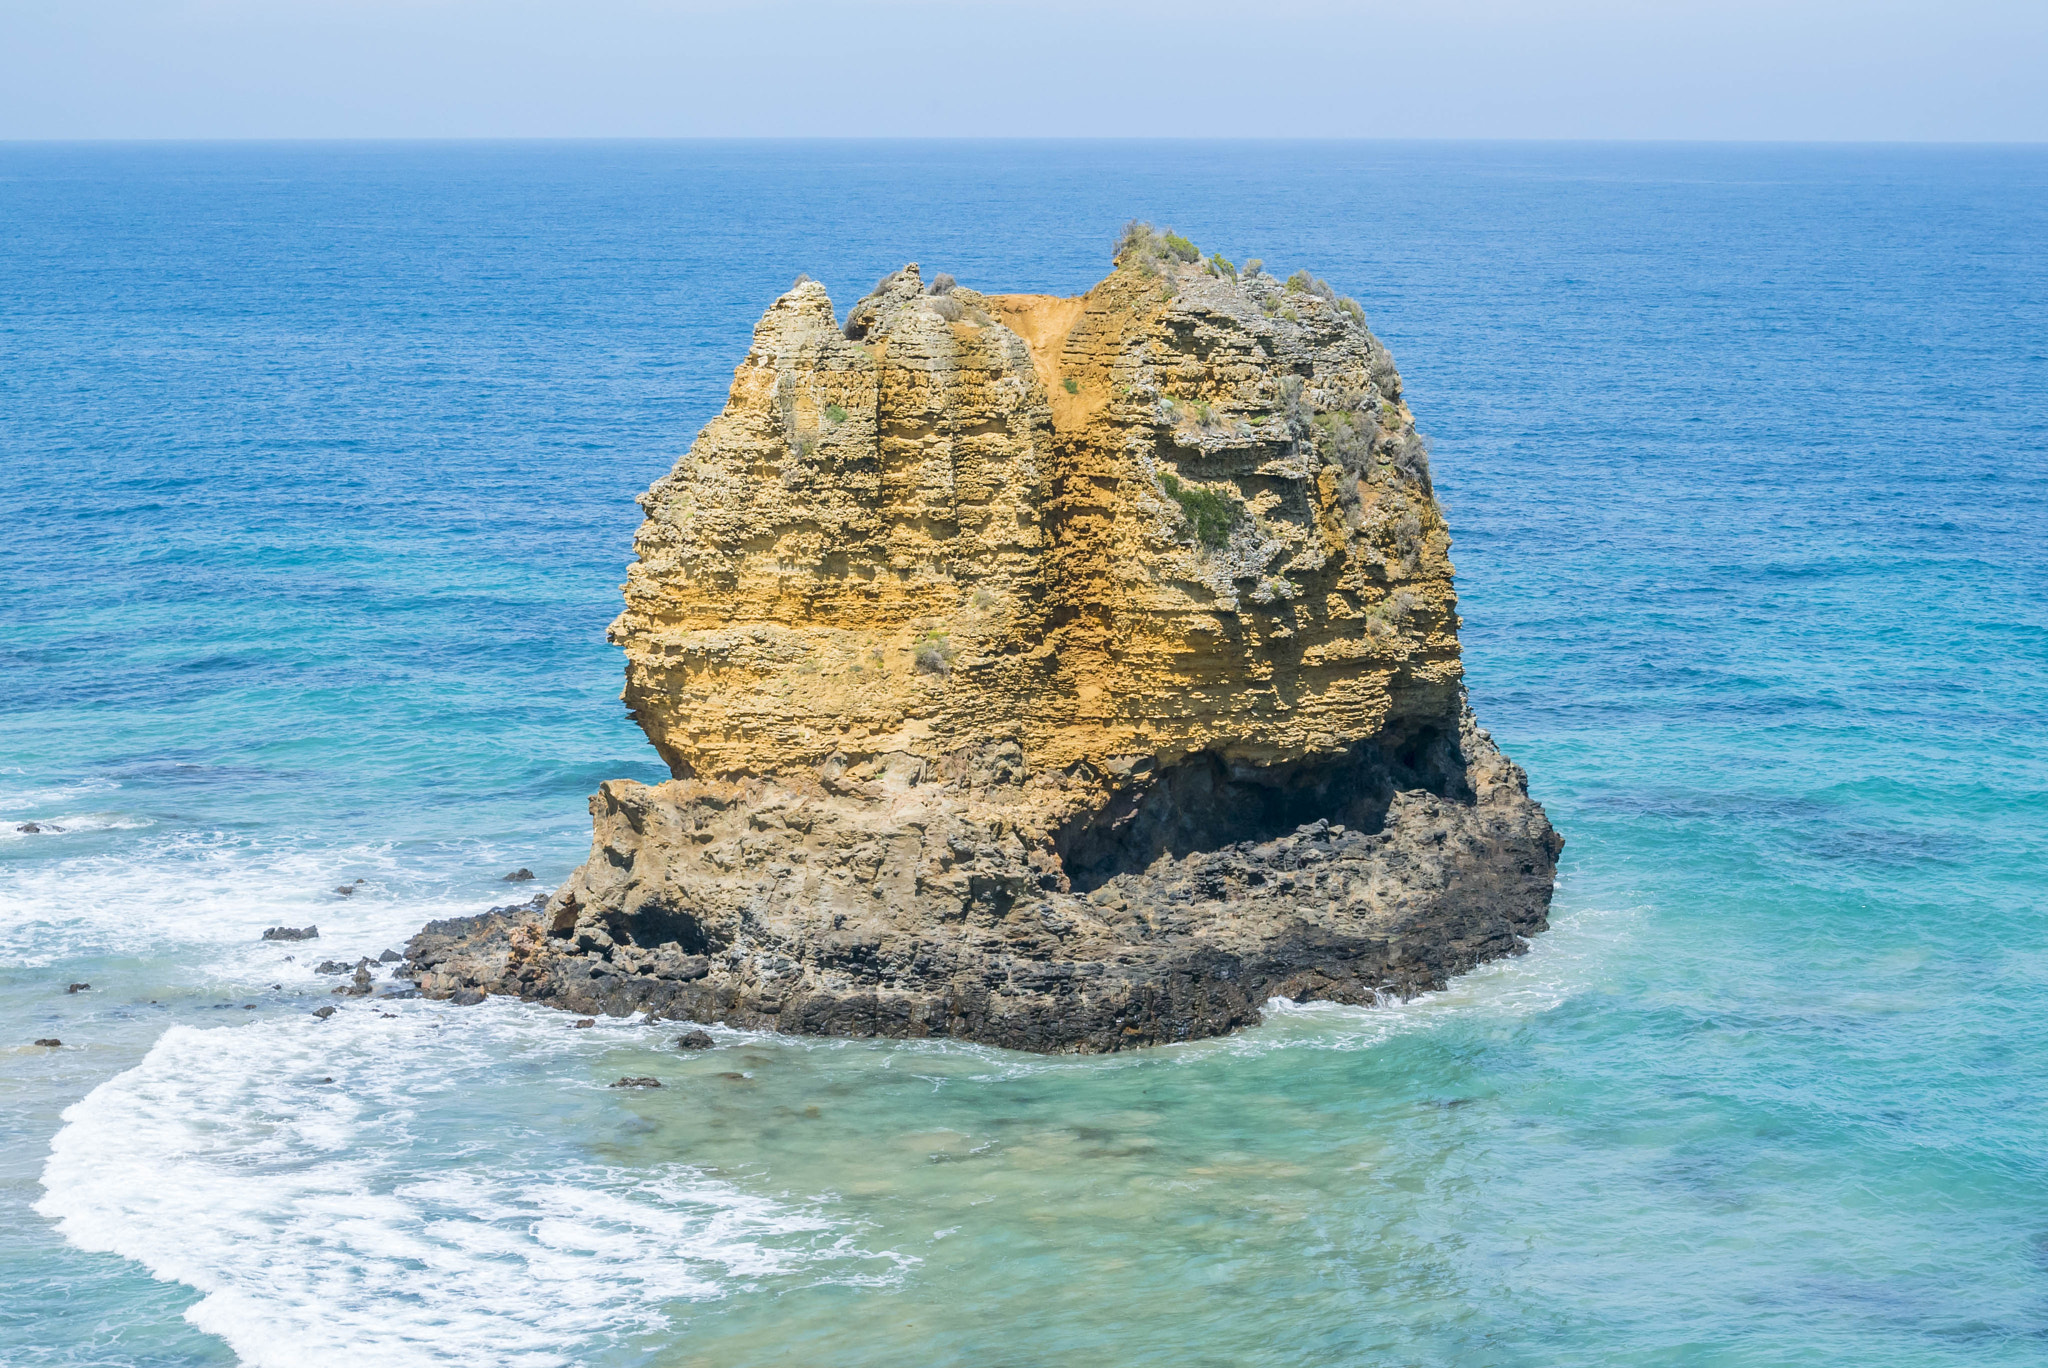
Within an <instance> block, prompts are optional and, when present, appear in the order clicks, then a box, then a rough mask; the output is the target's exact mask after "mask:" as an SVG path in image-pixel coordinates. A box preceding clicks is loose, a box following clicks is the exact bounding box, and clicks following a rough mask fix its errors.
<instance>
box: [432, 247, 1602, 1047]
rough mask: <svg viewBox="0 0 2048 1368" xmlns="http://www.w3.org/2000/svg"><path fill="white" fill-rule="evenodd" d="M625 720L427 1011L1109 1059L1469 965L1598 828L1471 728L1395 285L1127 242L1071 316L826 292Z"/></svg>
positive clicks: (654, 594) (741, 459)
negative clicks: (638, 776)
mask: <svg viewBox="0 0 2048 1368" xmlns="http://www.w3.org/2000/svg"><path fill="white" fill-rule="evenodd" d="M641 503H642V506H643V507H644V508H645V509H646V512H647V518H646V521H645V523H644V524H643V525H642V528H641V531H640V534H639V537H638V540H637V543H636V549H637V551H638V553H639V562H638V564H636V565H635V566H634V567H633V569H632V572H631V575H630V577H629V579H628V582H627V585H626V611H625V612H624V613H623V614H622V615H621V616H620V618H619V619H618V621H617V622H616V623H614V624H613V626H612V629H611V638H612V640H613V641H614V642H616V643H617V644H618V645H620V646H621V647H623V648H624V650H625V653H626V661H627V666H626V692H625V697H626V701H627V703H628V705H629V706H630V707H631V708H632V710H633V715H634V716H635V717H636V718H637V719H638V721H639V722H640V725H641V726H642V728H644V729H645V731H646V733H647V735H648V737H649V739H650V740H651V741H653V743H654V745H655V747H656V748H657V749H658V750H659V751H660V753H661V755H662V757H663V759H664V760H666V761H667V763H668V765H669V768H670V770H671V771H672V772H673V773H674V775H675V776H676V777H675V778H674V779H673V780H671V781H670V782H667V783H664V784H661V785H658V786H655V787H647V786H644V785H641V784H637V783H632V782H628V781H614V782H611V783H607V784H604V785H603V786H601V788H600V789H599V792H598V793H597V795H596V796H595V797H594V798H593V799H592V800H591V813H592V816H593V818H594V819H595V833H594V835H595V839H594V841H593V844H592V850H591V857H590V859H589V861H588V862H587V863H586V864H584V866H583V867H582V868H581V869H579V870H578V871H577V872H576V873H575V874H574V875H573V876H572V877H571V878H570V879H569V880H568V882H567V883H565V884H564V885H563V886H562V887H561V888H560V889H558V890H557V891H556V892H555V893H554V895H553V896H552V897H551V898H549V899H547V900H546V901H545V902H544V903H537V904H536V905H534V906H531V907H526V908H518V909H502V910H499V911H497V912H493V913H490V914H486V915H485V916H483V917H480V918H470V919H466V920H463V921H459V922H450V923H437V924H436V925H434V926H432V927H429V928H428V929H427V930H426V931H425V932H423V933H422V934H421V935H420V936H419V937H417V938H415V940H414V942H413V944H412V946H411V947H410V951H409V953H410V959H411V965H412V970H413V972H414V974H415V976H416V977H417V979H418V981H419V983H420V986H421V987H422V988H423V989H424V990H425V991H427V992H428V993H430V994H433V995H444V996H445V995H451V994H464V995H466V996H468V997H474V996H475V995H477V994H479V993H484V992H503V993H516V994H519V995H521V996H525V997H530V998H538V999H541V1000H544V1001H549V1002H554V1003H558V1004H559V1005H561V1006H564V1007H568V1008H570V1009H572V1010H575V1011H579V1012H592V1011H600V1010H602V1011H607V1012H612V1013H617V1014H624V1013H627V1012H630V1011H633V1010H636V1009H639V1008H646V1009H648V1010H650V1011H653V1012H656V1013H659V1014H663V1015H669V1016H675V1017H681V1018H688V1019H692V1020H697V1021H705V1022H711V1021H725V1022H727V1023H730V1024H733V1025H745V1026H772V1027H776V1028H779V1029H783V1030H794V1031H809V1032H825V1033H831V1034H844V1035H889V1036H926V1035H945V1036H956V1037H964V1038H968V1039H974V1040H980V1041H987V1042H991V1043H994V1044H1000V1045H1013V1046H1019V1047H1022V1048H1026V1049H1037V1050H1056V1049H1087V1050H1109V1049H1117V1048H1120V1047H1124V1046H1128V1045H1144V1044H1152V1043H1156V1042H1161V1041H1171V1040H1186V1039H1190V1038H1194V1037H1200V1036H1207V1035H1214V1034H1218V1033H1220V1032H1223V1031H1228V1030H1230V1029H1232V1028H1234V1027H1237V1026H1240V1025H1243V1024H1246V1023H1248V1022H1253V1021H1256V1020H1257V1019H1258V1015H1259V1010H1260V1006H1261V1004H1262V1003H1264V1002H1265V1001H1266V1000H1267V999H1268V998H1270V997H1273V996H1275V995H1281V996H1287V997H1291V998H1295V999H1297V1000H1299V999H1308V998H1331V999H1336V1000H1340V1001H1345V1002H1370V1001H1374V1000H1377V999H1378V998H1380V997H1381V996H1382V995H1387V994H1392V995H1397V996H1406V995H1410V994H1412V993H1414V992H1416V991H1419V990H1423V989H1428V988H1434V987H1439V986H1441V985H1442V984H1443V983H1444V982H1445V981H1446V979H1447V978H1448V977H1449V976H1450V975H1452V974H1455V973H1458V972H1461V971H1462V970H1465V969H1467V968H1469V967H1471V966H1472V965H1474V964H1477V963H1479V962H1480V961H1482V960H1486V959H1489V958H1493V957H1496V956H1499V955H1505V954H1514V953H1518V952H1519V951H1520V950H1521V949H1522V948H1524V946H1525V944H1526V941H1525V938H1526V937H1527V936H1529V935H1532V934H1534V933H1535V932H1537V931H1539V930H1541V929H1543V927H1544V925H1545V924H1546V922H1545V919H1546V915H1547V911H1548V908H1549V903H1550V894H1551V886H1552V880H1553V875H1554V872H1555V866H1556V856H1557V852H1558V850H1559V848H1560V847H1561V845H1562V841H1561V840H1560V838H1559V837H1558V836H1557V834H1556V833H1555V832H1554V831H1552V829H1551V827H1550V824H1549V823H1548V821H1546V820H1545V818H1544V815H1543V811H1542V808H1541V807H1540V806H1538V805H1537V804H1536V803H1535V802H1533V801H1532V800H1531V799H1530V798H1529V797H1528V793H1527V785H1526V780H1525V778H1524V776H1523V774H1522V772H1521V770H1520V769H1519V768H1517V767H1516V766H1515V765H1514V764H1513V763H1512V762H1511V761H1509V760H1507V759H1506V758H1505V757H1504V756H1502V755H1501V753H1500V752H1499V751H1498V750H1497V749H1496V748H1495V747H1494V745H1493V743H1492V741H1491V740H1490V738H1488V736H1487V734H1486V733H1485V732H1484V731H1481V730H1480V729H1479V728H1478V727H1477V726H1476V725H1475V724H1474V722H1473V720H1472V717H1471V714H1470V712H1469V711H1468V710H1467V708H1466V707H1465V703H1464V694H1463V690H1462V687H1461V682H1460V681H1461V668H1460V663H1459V654H1458V640H1457V625H1458V618H1457V612H1456V596H1455V593H1454V591H1453V587H1452V571H1451V565H1450V561H1449V559H1448V551H1449V547H1450V537H1449V535H1448V532H1447V530H1446V528H1445V525H1444V520H1443V515H1442V513H1441V511H1440V510H1439V509H1438V507H1437V504H1436V501H1435V499H1434V497H1433V496H1432V493H1431V488H1430V480H1429V468H1428V462H1427V458H1426V456H1425V454H1424V448H1423V444H1422V442H1421V440H1420V439H1419V438H1418V437H1417V435H1416V432H1415V427H1414V423H1413V419H1412V416H1411V415H1410V413H1409V411H1408V409H1407V406H1406V405H1405V404H1404V403H1403V402H1402V399H1401V384H1400V379H1399V377H1398V375H1397V374H1396V373H1395V370H1394V366H1393V362H1392V360H1391V359H1390V358H1389V357H1388V355H1387V352H1386V349H1385V348H1384V347H1382V346H1381V345H1380V344H1379V342H1378V341H1377V340H1376V339H1375V338H1374V337H1373V336H1372V334H1371V333H1370V332H1369V331H1367V329H1366V327H1365V322H1364V318H1363V314H1362V312H1361V311H1360V310H1359V309H1358V307H1357V305H1355V304H1353V303H1352V302H1351V301H1349V300H1343V299H1339V298H1337V297H1336V295H1335V294H1334V293H1333V292H1332V291H1330V290H1329V289H1328V287H1327V286H1325V285H1323V284H1322V283H1321V282H1320V281H1315V280H1312V279H1310V278H1309V277H1307V276H1306V275H1297V276H1295V277H1294V278H1292V279H1290V280H1288V281H1286V282H1284V283H1283V282H1280V281H1277V280H1274V279H1272V278H1271V277H1268V276H1266V275H1264V274H1261V273H1259V272H1258V271H1257V269H1256V266H1255V264H1254V266H1252V267H1248V268H1247V270H1246V271H1245V273H1244V274H1243V275H1242V276H1239V275H1238V274H1237V273H1236V272H1235V271H1233V270H1232V269H1230V267H1229V263H1227V262H1223V261H1222V260H1221V259H1220V258H1212V259H1211V260H1209V261H1207V262H1203V261H1201V260H1200V259H1199V258H1198V257H1197V255H1196V253H1195V252H1194V250H1193V248H1192V247H1191V246H1190V245H1189V244H1187V243H1186V242H1185V240H1184V239H1180V238H1177V237H1173V236H1171V235H1161V234H1157V233H1154V232H1152V231H1151V230H1149V229H1146V228H1144V227H1143V226H1142V225H1134V227H1133V229H1132V230H1131V231H1129V232H1127V234H1126V236H1125V239H1124V241H1123V242H1122V243H1121V244H1120V246H1119V251H1118V254H1117V259H1116V269H1115V271H1114V272H1113V273H1112V274H1111V275H1110V276H1109V277H1108V278H1107V279H1106V280H1104V281H1103V282H1102V283H1101V284H1099V285H1097V286H1096V287H1095V288H1094V289H1092V290H1090V291H1089V292H1088V293H1087V294H1085V295H1082V296H1080V297H1079V298H1075V299H1056V298H1050V297H1046V296H1036V295H981V294H977V293H975V292H974V291H971V290H967V289H964V288H959V287H956V286H954V285H953V283H952V281H951V280H950V279H948V278H947V277H944V276H940V277H938V278H936V279H935V280H934V281H932V282H931V283H929V284H927V283H926V282H925V281H924V280H923V279H922V277H921V275H920V273H919V271H918V268H917V267H916V266H914V265H913V266H909V267H906V268H905V269H904V270H902V271H900V272H897V273H896V274H894V275H892V276H890V277H888V278H887V279H885V280H884V281H882V283H881V284H880V285H879V286H877V287H876V289H875V291H874V292H873V293H872V294H870V295H868V296H867V297H866V298H865V299H863V300H861V301H860V302H859V303H858V304H856V305H855V306H854V307H853V309H852V310H851V312H850V313H849V315H848V317H847V320H846V323H845V325H844V326H843V327H842V326H841V324H840V323H839V321H838V319H837V318H836V317H835V315H834V312H833V307H832V302H831V300H830V299H829V298H827V296H826V293H825V291H824V289H823V288H822V287H821V286H819V285H817V284H815V283H812V282H809V281H799V282H798V284H797V285H796V287H795V288H793V289H792V290H790V292H789V293H787V294H785V295H784V296H783V297H782V298H780V299H778V300H777V301H775V303H774V305H773V306H772V307H771V308H770V309H769V310H768V313H767V314H766V316H765V317H763V319H762V320H761V322H760V324H759V325H758V326H757V327H756V328H755V331H754V345H753V349H752V350H751V351H750V352H749V353H748V355H747V358H746V360H745V361H744V362H743V363H742V364H741V365H740V367H739V369H738V371H737V372H736V374H735V376H734V380H733V386H732V392H731V398H730V400H729V401H728V403H727V405H726V408H725V411H724V413H722V414H721V415H720V416H719V417H718V418H717V419H716V420H714V421H713V422H712V423H711V424H710V425H709V426H708V427H706V428H705V429H704V431H703V432H702V434H700V435H699V437H698V439H697V441H696V443H695V444H694V445H693V446H692V447H691V449H690V451H689V452H688V454H686V455H685V456H684V457H683V458H682V460H681V461H679V462H678V463H677V465H676V467H675V470H674V471H673V472H672V473H671V474H670V475H669V476H668V477H666V478H665V479H662V480H660V481H658V482H657V483H656V484H655V485H654V487H653V488H652V489H650V490H649V491H648V492H647V494H646V495H645V496H643V497H642V499H641Z"/></svg>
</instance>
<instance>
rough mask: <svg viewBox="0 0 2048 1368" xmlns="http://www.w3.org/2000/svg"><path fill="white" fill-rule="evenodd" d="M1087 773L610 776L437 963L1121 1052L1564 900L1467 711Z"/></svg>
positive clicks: (584, 989) (673, 1010) (1328, 986)
mask: <svg viewBox="0 0 2048 1368" xmlns="http://www.w3.org/2000/svg"><path fill="white" fill-rule="evenodd" d="M1071 782H1074V783H1076V784H1082V783H1091V784H1102V783H1109V784H1111V785H1112V786H1113V787H1114V788H1115V789H1116V796H1115V797H1114V799H1113V800H1112V801H1110V802H1109V803H1107V804H1104V805H1101V806H1100V807H1099V809H1098V816H1097V817H1096V818H1095V819H1094V820H1092V821H1091V822H1090V824H1089V825H1088V826H1087V827H1085V828H1083V829H1079V830H1068V831H1061V832H1051V833H1041V832H1036V831H1034V830H1032V829H1030V827H1029V826H1028V825H1024V824H1020V823H1019V822H1018V821H1017V820H1016V819H1017V817H1018V816H1019V815H1020V814H1022V813H1023V812H1026V811H1029V810H1030V805H1029V804H1027V803H1025V802H1023V801H1022V800H1021V797H1022V796H1021V793H1020V792H1019V789H1020V786H1021V783H1022V781H1021V779H1020V778H1019V776H1017V775H1016V773H1015V772H1014V767H1012V766H1011V765H1009V764H1008V763H1007V762H1006V760H1005V757H1003V756H1001V755H997V756H994V757H993V758H991V759H990V760H989V761H988V763H986V764H982V765H979V766H967V767H963V769H962V770H961V771H960V772H959V773H958V774H956V776H955V777H954V778H953V779H951V780H948V781H944V782H940V781H937V780H936V779H934V778H932V777H928V776H924V775H921V774H919V773H917V772H915V771H913V772H911V773H908V774H890V773H886V772H885V773H882V774H880V775H878V776H877V777H876V778H874V779H872V780H864V781H855V780H851V779H843V778H839V777H828V778H826V779H824V780H823V781H822V782H821V783H820V785H819V786H818V787H817V788H816V789H814V790H809V791H802V790H798V789H794V788H791V787H787V786H784V785H775V784H767V783H741V784H713V783H703V782H697V781H672V782H670V783H666V784H662V785H660V786H658V787H648V786H645V785H641V784H637V783H632V782H628V781H617V782H612V783H607V784H605V785H604V786H603V787H602V788H601V789H600V790H599V792H598V794H597V795H596V796H595V797H594V798H592V800H591V812H592V816H593V818H594V841H593V847H592V851H591V858H590V860H589V861H588V862H587V863H586V864H585V865H584V866H583V868H582V869H580V870H578V871H577V872H576V874H575V875H574V876H572V877H571V879H570V880H569V882H568V883H566V884H564V885H563V887H562V888H560V889H558V890H557V891H556V892H555V893H554V894H553V895H552V896H551V897H549V898H547V899H545V900H543V899H535V900H534V901H533V902H532V903H528V904H525V905H521V906H517V907H508V908H498V909H494V910H493V911H491V912H488V913H486V914H484V915H482V916H478V917H470V918H462V919H458V920H453V921H443V922H435V923H433V924H432V925H430V926H428V927H427V928H426V929H425V930H423V931H422V932H421V933H420V934H419V935H417V936H415V937H414V938H413V940H412V941H411V943H410V944H409V945H408V946H407V950H406V954H407V960H408V972H409V973H410V974H411V975H412V976H413V977H414V978H415V979H416V980H417V981H418V984H419V986H420V988H421V989H422V991H424V992H425V993H426V994H427V995H428V996H430V997H454V998H457V999H458V1000H462V1001H475V1000H478V999H479V995H481V994H489V993H500V994H510V995H515V996H518V997H521V998H525V999H529V1000H533V1001H539V1002H545V1003H549V1004H552V1005H554V1006H558V1007H562V1008H565V1009H567V1010H569V1011H572V1012H577V1013H586V1014H588V1013H599V1012H603V1013H607V1014H610V1015H613V1016H624V1015H628V1014H630V1013H632V1012H635V1011H638V1010H643V1009H644V1010H646V1011H647V1012H649V1013H650V1014H652V1015H654V1016H658V1017H665V1018H672V1019H679V1020H689V1021H698V1022H706V1023H712V1022H723V1023H725V1024H727V1025H730V1026H736V1027H743V1028H766V1029H774V1030H781V1031H792V1032H802V1033H807V1034H821V1035H840V1036H889V1037H928V1036H944V1037H952V1038H956V1039H963V1040H974V1041H981V1042H984V1043H987V1044H992V1045H1000V1046H1008V1047H1012V1048H1017V1049H1024V1050H1038V1051H1055V1050H1084V1051H1104V1050H1117V1049H1123V1048H1127V1047H1131V1046H1141V1045H1153V1044H1161V1043H1165V1042H1169V1041H1177V1040H1193V1039H1198V1038H1201V1037H1205V1036H1214V1035H1220V1034H1223V1033H1225V1032H1228V1031H1230V1030H1233V1029H1235V1028H1237V1027H1240V1026H1245V1025H1249V1024H1251V1023H1254V1022H1256V1021H1258V1020H1259V1015H1260V1009H1261V1007H1262V1006H1263V1004H1264V1003H1265V1002H1266V1001H1267V1000H1268V999H1270V998H1273V997H1286V998H1290V999H1293V1000H1295V1001H1310V1000H1319V999H1320V1000H1330V1001H1338V1002H1349V1003H1370V1002H1376V1001H1381V1000H1384V999H1387V998H1406V997H1410V996H1413V995H1414V994H1416V993H1419V992H1424V991H1428V990H1432V989H1436V988H1441V987H1443V986H1444V985H1445V983H1446V982H1447V981H1448V980H1449V979H1450V978H1451V976H1452V975H1455V974H1458V973H1461V972H1463V971H1465V970H1467V969H1470V968H1472V967H1473V966H1475V965H1477V964H1480V963H1482V962H1484V961H1486V960H1489V959H1495V958H1498V957H1500V956H1503V955H1512V954H1518V953H1520V952H1521V951H1522V950H1523V949H1525V948H1526V944H1527V938H1528V937H1529V936H1532V935H1534V934H1535V933H1537V932H1538V931H1541V930H1543V929H1544V927H1545V926H1546V925H1547V917H1548V912H1549V907H1550V897H1551V888H1552V883H1553V879H1554V876H1555V872H1556V861H1557V855H1558V852H1559V850H1560V849H1561V848H1562V846H1563V840H1562V838H1560V837H1559V836H1558V835H1557V833H1556V832H1555V831H1554V830H1552V828H1551V826H1550V823H1549V822H1548V821H1547V820H1546V818H1545V816H1544V813H1543V809H1542V808H1541V806H1540V805H1538V804H1537V803H1535V802H1534V801H1533V800H1531V799H1530V798H1529V796H1528V790H1527V781H1526V778H1525V776H1524V775H1523V773H1522V771H1521V770H1520V768H1519V767H1518V766H1516V765H1514V764H1513V763H1512V762H1511V761H1509V760H1508V759H1506V757H1504V756H1503V755H1501V753H1500V752H1499V750H1497V749H1496V748H1495V747H1494V745H1493V743H1492V741H1491V739H1490V738H1488V737H1487V736H1486V734H1485V733H1484V732H1482V731H1480V730H1479V729H1478V728H1477V727H1476V726H1475V725H1474V724H1473V722H1472V720H1471V715H1470V713H1469V712H1465V711H1463V710H1462V709H1461V710H1460V713H1459V715H1458V717H1457V718H1456V720H1455V721H1454V722H1451V723H1449V724H1448V725H1445V726H1442V727H1440V728H1437V729H1430V728H1420V729H1415V730H1413V731H1411V732H1410V733H1409V734H1407V735H1406V736H1403V737H1399V738H1386V739H1385V740H1384V741H1383V743H1382V744H1380V745H1377V746H1366V747H1361V748H1359V749H1358V750H1356V751H1355V752H1353V753H1351V754H1349V755H1347V756H1345V757H1343V758H1342V759H1341V760H1340V761H1339V762H1337V763H1326V764H1323V765H1321V766H1319V767H1317V768H1315V769H1312V770H1310V769H1301V768H1297V769H1292V770H1287V769H1274V770H1270V771H1259V770H1241V769H1240V770H1232V769H1227V768H1226V767H1224V766H1223V765H1222V764H1221V763H1220V762H1216V761H1210V760H1207V759H1206V758H1198V761H1197V762H1194V763H1191V764H1190V765H1186V766H1181V767H1176V768H1175V769H1174V770H1171V771H1167V772H1165V773H1161V774H1148V773H1145V772H1143V771H1142V769H1140V770H1139V772H1136V773H1133V774H1132V775H1129V776H1097V775H1081V776H1076V777H1074V778H1073V779H1072V780H1071ZM1306 813H1314V814H1315V815H1314V817H1313V819H1312V820H1307V821H1299V820H1297V819H1299V818H1301V817H1302V816H1303V815H1304V814H1306Z"/></svg>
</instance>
